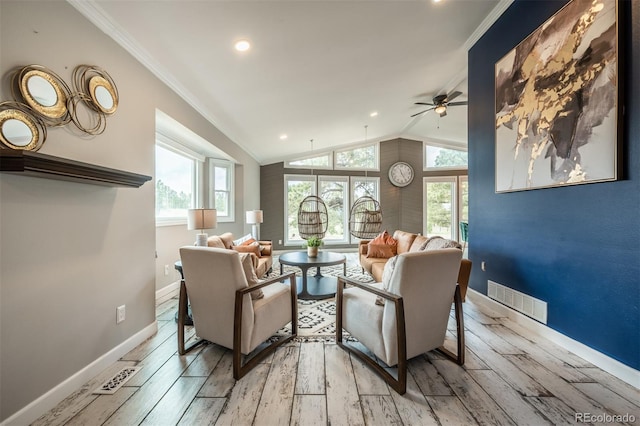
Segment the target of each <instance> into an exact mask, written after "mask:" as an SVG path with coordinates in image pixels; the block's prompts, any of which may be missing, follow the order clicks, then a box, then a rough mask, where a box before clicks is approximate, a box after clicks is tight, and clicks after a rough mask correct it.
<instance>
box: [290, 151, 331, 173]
mask: <svg viewBox="0 0 640 426" xmlns="http://www.w3.org/2000/svg"><path fill="white" fill-rule="evenodd" d="M319 157H328V160H329V161H328V165H327V166H309V165H299V164H291V163H293V162H294V161H304V160H310V159H312V158H319ZM284 167H285V168H287V169H313V170H333V151H325V152H316V153H313V154H309V155H306V156H304V157H297V158H292V159H290V160H287V161H285V162H284Z"/></svg>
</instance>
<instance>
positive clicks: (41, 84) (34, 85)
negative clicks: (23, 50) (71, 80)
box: [12, 65, 71, 126]
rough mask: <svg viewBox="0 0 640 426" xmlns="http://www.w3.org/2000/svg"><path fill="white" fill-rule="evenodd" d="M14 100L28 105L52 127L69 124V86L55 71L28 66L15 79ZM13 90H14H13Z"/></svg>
mask: <svg viewBox="0 0 640 426" xmlns="http://www.w3.org/2000/svg"><path fill="white" fill-rule="evenodd" d="M13 79H14V86H15V87H16V88H17V89H19V95H20V97H19V98H18V97H17V96H16V94H17V93H15V92H14V98H15V99H16V100H19V101H22V102H24V103H25V104H27V105H28V106H29V107H31V109H32V110H33V112H35V113H36V114H38V115H39V116H40V117H41V118H42V119H43V120H44V121H45V122H46V123H47V124H48V125H50V126H62V125H64V124H66V123H68V122H69V120H70V117H69V114H68V112H69V111H68V109H67V99H69V97H70V96H71V91H70V90H69V86H67V84H66V83H65V82H64V81H62V79H61V78H60V77H59V76H58V75H57V74H56V73H54V72H53V71H51V70H49V69H47V68H46V67H43V66H41V65H27V66H25V67H23V68H21V69H20V70H18V71H17V72H16V74H15V75H14V77H13ZM12 90H13V89H12Z"/></svg>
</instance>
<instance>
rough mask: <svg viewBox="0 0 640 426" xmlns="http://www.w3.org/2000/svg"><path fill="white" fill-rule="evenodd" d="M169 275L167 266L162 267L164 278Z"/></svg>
mask: <svg viewBox="0 0 640 426" xmlns="http://www.w3.org/2000/svg"><path fill="white" fill-rule="evenodd" d="M167 275H169V265H164V276H165V277H166V276H167Z"/></svg>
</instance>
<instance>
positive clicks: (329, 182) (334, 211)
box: [318, 176, 349, 243]
mask: <svg viewBox="0 0 640 426" xmlns="http://www.w3.org/2000/svg"><path fill="white" fill-rule="evenodd" d="M318 187H319V188H318V194H319V195H318V196H319V197H320V198H321V199H322V201H324V203H325V205H326V206H327V215H328V223H327V233H326V234H325V237H324V240H325V241H326V242H333V243H348V242H349V241H348V238H349V223H348V221H349V217H348V216H349V204H348V203H349V178H348V177H346V176H318Z"/></svg>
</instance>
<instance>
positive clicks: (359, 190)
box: [351, 176, 380, 204]
mask: <svg viewBox="0 0 640 426" xmlns="http://www.w3.org/2000/svg"><path fill="white" fill-rule="evenodd" d="M379 188H380V178H379V177H364V176H351V204H353V202H354V201H356V200H357V199H358V198H360V197H364V196H365V195H368V196H369V197H371V198H373V199H375V200H378V201H380V189H379Z"/></svg>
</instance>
